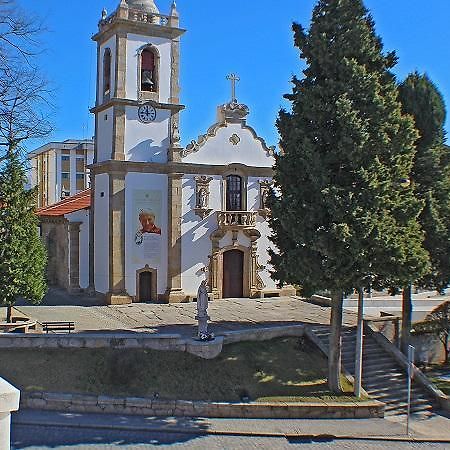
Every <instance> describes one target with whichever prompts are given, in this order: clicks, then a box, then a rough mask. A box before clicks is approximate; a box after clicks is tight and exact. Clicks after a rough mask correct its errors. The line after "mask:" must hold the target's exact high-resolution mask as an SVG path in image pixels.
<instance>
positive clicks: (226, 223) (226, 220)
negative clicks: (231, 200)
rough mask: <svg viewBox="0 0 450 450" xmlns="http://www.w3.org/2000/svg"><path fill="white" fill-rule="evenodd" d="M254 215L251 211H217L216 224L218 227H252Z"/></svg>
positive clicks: (254, 222) (254, 219)
mask: <svg viewBox="0 0 450 450" xmlns="http://www.w3.org/2000/svg"><path fill="white" fill-rule="evenodd" d="M256 214H257V213H256V212H253V211H218V212H217V224H218V225H219V227H254V226H255V225H256Z"/></svg>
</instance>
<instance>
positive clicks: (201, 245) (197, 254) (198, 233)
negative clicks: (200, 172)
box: [181, 175, 222, 295]
mask: <svg viewBox="0 0 450 450" xmlns="http://www.w3.org/2000/svg"><path fill="white" fill-rule="evenodd" d="M195 177H196V175H185V176H184V177H183V180H182V189H183V200H182V219H181V248H182V250H181V272H182V274H181V280H182V286H183V290H184V292H185V293H186V294H188V295H195V294H196V293H197V289H198V286H199V285H200V282H201V281H202V280H204V279H205V276H206V275H205V273H204V272H202V271H201V269H202V268H203V267H208V265H209V259H208V255H210V254H211V239H210V235H211V233H212V232H213V231H215V230H216V229H217V218H216V214H215V211H220V210H221V209H222V177H221V176H213V177H212V178H213V180H212V181H211V183H210V185H209V188H210V197H209V205H210V208H212V209H213V210H214V211H213V212H211V214H210V215H209V216H208V217H206V218H205V219H201V218H200V217H199V216H197V215H196V214H195V212H194V208H195V201H196V198H195Z"/></svg>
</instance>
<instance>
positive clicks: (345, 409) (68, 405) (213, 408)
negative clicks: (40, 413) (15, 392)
mask: <svg viewBox="0 0 450 450" xmlns="http://www.w3.org/2000/svg"><path fill="white" fill-rule="evenodd" d="M21 408H28V409H40V410H53V411H64V412H88V413H110V414H130V415H148V416H155V417H158V416H169V417H216V418H261V419H269V418H270V419H275V418H279V419H288V418H291V419H293V418H298V419H302V418H305V419H306V418H308V419H316V418H321V419H359V418H360V419H363V418H374V417H378V418H380V417H383V416H384V404H383V403H380V402H377V401H366V402H360V403H357V402H351V403H338V402H324V401H323V402H320V401H318V402H315V403H282V402H280V403H224V402H220V403H217V402H192V401H185V400H159V399H158V400H155V399H151V398H134V397H127V398H121V397H108V396H91V395H78V394H60V393H49V392H34V393H23V395H22V399H21Z"/></svg>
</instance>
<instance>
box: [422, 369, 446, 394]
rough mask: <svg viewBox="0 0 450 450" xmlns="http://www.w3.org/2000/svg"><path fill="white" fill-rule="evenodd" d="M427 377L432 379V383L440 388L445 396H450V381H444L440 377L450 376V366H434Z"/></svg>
mask: <svg viewBox="0 0 450 450" xmlns="http://www.w3.org/2000/svg"><path fill="white" fill-rule="evenodd" d="M427 375H428V376H429V377H430V379H431V381H432V382H433V383H434V384H435V385H436V387H437V388H439V389H440V390H441V391H442V392H443V393H444V394H445V395H450V380H449V381H447V380H442V379H440V376H447V377H448V376H449V375H450V365H444V364H442V365H436V366H433V367H432V368H431V369H430V370H429V372H427Z"/></svg>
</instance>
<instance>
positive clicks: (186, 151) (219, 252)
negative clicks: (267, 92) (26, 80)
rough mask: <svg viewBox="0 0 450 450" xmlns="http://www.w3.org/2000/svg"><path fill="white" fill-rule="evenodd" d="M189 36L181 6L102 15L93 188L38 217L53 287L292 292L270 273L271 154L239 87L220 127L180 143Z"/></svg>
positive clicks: (123, 298)
mask: <svg viewBox="0 0 450 450" xmlns="http://www.w3.org/2000/svg"><path fill="white" fill-rule="evenodd" d="M183 33H184V30H183V29H181V28H180V27H179V16H178V12H177V9H176V6H175V3H174V4H173V5H172V8H171V11H170V14H169V15H163V14H160V13H159V10H158V9H157V7H156V5H155V4H154V2H153V0H128V1H125V0H122V1H121V2H120V4H119V6H118V8H117V10H116V11H115V12H113V13H112V14H111V15H109V16H107V15H106V14H104V15H103V17H102V20H101V21H100V23H99V30H98V32H97V34H95V35H94V36H93V40H94V41H95V42H96V43H97V65H98V70H97V74H98V75H97V101H96V106H95V107H94V108H93V109H92V112H93V114H94V115H95V152H94V161H93V164H92V165H91V166H90V175H91V189H90V190H88V191H85V192H83V193H81V194H78V195H77V198H72V200H71V198H69V199H64V200H63V201H62V202H60V203H57V204H56V205H52V206H50V207H48V208H43V209H41V210H40V211H39V214H40V216H41V223H42V236H43V239H44V240H46V242H47V246H48V247H49V254H52V255H53V254H54V255H56V254H57V253H58V252H59V255H60V256H59V257H55V258H54V259H53V262H52V261H50V262H49V271H50V272H51V273H53V274H55V277H54V278H52V276H49V278H50V282H53V283H55V284H59V285H62V286H64V287H67V288H68V289H70V290H73V291H77V290H79V289H80V288H81V289H86V290H91V291H95V293H96V294H97V295H101V296H104V298H105V302H106V303H108V304H126V303H130V302H147V301H159V302H183V301H189V300H190V299H193V298H195V296H196V292H197V289H198V286H199V285H200V283H201V281H202V280H204V279H205V277H206V280H207V281H208V286H209V290H210V292H211V297H212V298H214V299H221V298H230V297H260V296H273V295H284V294H291V293H293V292H294V291H293V288H292V287H289V286H287V287H285V288H282V289H279V288H278V287H277V285H276V283H275V282H274V280H273V279H272V278H271V276H270V265H269V255H268V248H269V247H270V246H271V242H270V240H269V235H270V229H269V226H268V222H267V216H268V214H269V211H268V210H267V208H266V198H267V192H268V189H269V187H270V184H271V179H272V175H273V169H272V166H273V164H274V147H268V146H267V145H266V143H265V142H264V140H263V139H262V138H260V137H259V136H258V135H257V133H256V132H255V130H253V129H252V128H251V127H250V126H249V125H248V124H247V116H248V114H249V109H248V107H247V106H245V105H243V104H240V103H239V102H238V101H237V100H236V96H235V94H234V89H233V95H232V98H231V101H230V102H229V103H227V104H224V105H221V106H219V107H218V110H217V120H216V123H214V124H213V125H212V126H211V127H210V128H209V129H208V130H207V131H206V133H205V134H203V135H201V136H200V137H199V138H198V139H197V140H195V141H192V142H191V143H190V144H189V145H188V146H187V147H186V148H183V147H182V146H181V145H180V142H181V139H180V129H179V121H180V113H182V110H183V109H184V106H183V105H181V104H180V100H179V65H180V57H179V54H180V52H179V46H180V38H181V36H182V35H183ZM230 79H231V81H232V83H234V82H235V77H234V76H231V77H230ZM50 236H53V238H52V239H50ZM55 236H59V237H58V238H57V239H55ZM52 246H53V247H55V246H56V247H57V249H55V248H53V250H52V249H51V247H52ZM52 251H53V253H51V252H52ZM60 258H62V260H64V261H65V263H64V264H62V263H61V259H60ZM52 264H53V265H52ZM56 274H57V276H56ZM65 274H67V277H66V278H65ZM61 280H62V281H61Z"/></svg>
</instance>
